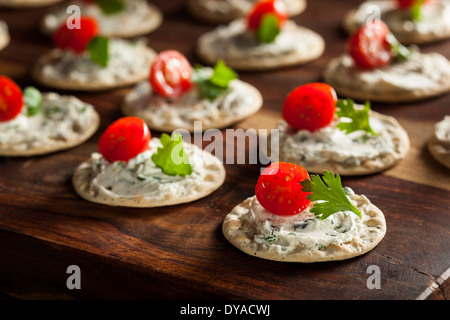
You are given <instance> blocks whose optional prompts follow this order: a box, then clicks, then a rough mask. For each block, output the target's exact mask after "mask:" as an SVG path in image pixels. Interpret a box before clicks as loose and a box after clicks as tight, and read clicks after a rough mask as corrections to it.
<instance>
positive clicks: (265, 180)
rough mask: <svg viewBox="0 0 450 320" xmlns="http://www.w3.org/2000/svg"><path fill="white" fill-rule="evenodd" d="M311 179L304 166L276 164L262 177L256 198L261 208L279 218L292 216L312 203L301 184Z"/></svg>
mask: <svg viewBox="0 0 450 320" xmlns="http://www.w3.org/2000/svg"><path fill="white" fill-rule="evenodd" d="M305 179H309V174H308V172H307V171H306V170H305V168H303V167H302V166H299V165H296V164H293V163H287V162H275V163H272V164H271V165H270V166H268V167H267V168H266V169H265V170H264V171H263V172H262V174H261V175H260V177H259V179H258V182H257V184H256V187H255V194H256V198H257V199H258V201H259V203H260V204H261V206H263V207H264V208H265V209H266V210H268V211H270V212H271V213H273V214H276V215H279V216H291V215H295V214H298V213H300V212H302V211H303V210H305V209H306V208H307V207H308V205H309V203H310V201H309V200H308V199H306V196H307V195H308V194H309V192H304V191H302V188H303V187H302V185H301V182H302V181H303V180H305Z"/></svg>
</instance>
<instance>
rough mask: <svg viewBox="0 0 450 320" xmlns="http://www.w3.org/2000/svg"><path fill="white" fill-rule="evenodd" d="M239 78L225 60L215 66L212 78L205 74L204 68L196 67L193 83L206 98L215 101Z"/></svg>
mask: <svg viewBox="0 0 450 320" xmlns="http://www.w3.org/2000/svg"><path fill="white" fill-rule="evenodd" d="M237 77H238V75H237V73H236V72H234V71H233V69H231V68H230V67H228V66H227V65H226V64H225V62H223V60H219V61H217V63H216V65H215V66H214V69H213V73H212V75H211V76H208V75H207V74H206V73H205V72H204V69H203V67H202V66H195V67H194V74H193V76H192V81H193V82H195V83H196V84H197V86H198V88H199V90H200V92H201V94H202V95H203V96H204V97H205V98H207V99H208V100H210V101H214V100H216V99H217V98H218V97H219V96H221V95H222V94H223V93H224V92H225V91H227V89H228V87H229V84H230V82H231V81H232V80H234V79H236V78H237Z"/></svg>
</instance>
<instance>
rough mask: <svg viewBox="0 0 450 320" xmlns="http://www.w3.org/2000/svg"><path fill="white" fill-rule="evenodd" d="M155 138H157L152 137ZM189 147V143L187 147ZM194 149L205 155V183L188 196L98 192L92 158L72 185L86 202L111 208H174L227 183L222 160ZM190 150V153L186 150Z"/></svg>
mask: <svg viewBox="0 0 450 320" xmlns="http://www.w3.org/2000/svg"><path fill="white" fill-rule="evenodd" d="M153 139H155V138H153ZM186 145H190V144H185V147H186ZM190 146H191V147H192V148H197V149H198V151H200V152H201V153H202V159H203V165H204V169H205V171H206V174H205V177H204V180H203V181H202V182H201V184H200V185H198V186H197V187H195V188H193V189H192V190H189V192H187V193H186V195H185V196H180V195H177V194H166V195H165V196H164V197H161V198H160V199H151V198H146V197H145V195H142V194H136V195H135V196H127V197H125V196H114V195H111V194H108V193H106V192H103V191H102V190H101V189H96V188H95V187H93V185H92V184H91V181H92V180H93V179H94V178H95V176H94V174H93V172H92V166H93V164H92V159H90V160H88V161H86V162H84V163H82V164H81V165H80V166H79V167H78V168H77V169H76V171H75V173H74V175H73V178H72V183H73V186H74V188H75V191H76V192H77V193H78V195H80V196H81V197H82V198H84V199H85V200H87V201H90V202H94V203H99V204H103V205H108V206H121V207H134V208H152V207H163V206H173V205H177V204H182V203H188V202H192V201H196V200H198V199H201V198H204V197H206V196H208V195H209V194H211V193H212V192H214V191H215V190H217V189H218V188H219V187H220V186H221V185H222V184H223V183H224V181H225V176H226V172H225V168H224V166H223V164H222V163H221V162H220V160H219V159H218V158H217V157H215V156H213V155H212V154H210V153H209V152H207V151H204V150H201V149H200V148H198V147H197V146H195V145H190ZM186 151H187V150H186Z"/></svg>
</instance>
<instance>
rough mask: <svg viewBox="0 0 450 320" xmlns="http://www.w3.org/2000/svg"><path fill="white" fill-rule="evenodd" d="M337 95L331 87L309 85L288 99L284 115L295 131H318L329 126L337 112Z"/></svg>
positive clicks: (300, 88)
mask: <svg viewBox="0 0 450 320" xmlns="http://www.w3.org/2000/svg"><path fill="white" fill-rule="evenodd" d="M336 102H337V94H336V91H335V90H334V89H333V87H331V86H330V85H328V84H326V83H321V82H314V83H308V84H305V85H302V86H299V87H297V88H295V89H294V90H292V91H291V92H290V93H289V94H288V96H287V97H286V99H285V101H284V104H283V110H282V115H283V118H284V120H285V121H286V122H287V123H288V124H289V125H290V126H291V127H293V128H294V129H297V130H308V131H311V132H313V131H316V130H319V129H321V128H323V127H326V126H328V125H329V124H330V123H331V121H332V120H333V118H334V115H335V112H336Z"/></svg>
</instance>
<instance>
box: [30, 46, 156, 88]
mask: <svg viewBox="0 0 450 320" xmlns="http://www.w3.org/2000/svg"><path fill="white" fill-rule="evenodd" d="M108 47H109V57H110V58H109V61H108V65H107V66H101V65H98V64H96V63H95V62H93V61H92V59H91V58H90V56H89V54H88V53H87V52H84V53H81V54H78V53H74V52H72V51H70V50H61V49H59V48H56V49H53V50H51V51H49V52H48V53H46V54H44V55H43V56H41V57H40V58H39V59H38V60H37V61H36V63H35V64H34V66H33V68H32V73H31V74H32V77H33V78H34V79H35V80H36V81H37V82H39V83H40V84H42V85H45V86H48V87H52V88H57V89H63V90H81V91H97V90H106V89H112V88H117V87H123V86H127V85H131V84H135V83H137V82H139V81H142V80H143V79H146V78H147V77H148V73H149V70H150V65H151V62H152V61H153V59H154V57H155V56H156V53H155V51H154V50H153V49H151V48H149V47H148V46H147V45H146V43H145V41H140V40H138V41H129V40H123V39H118V38H111V39H110V41H109V46H108Z"/></svg>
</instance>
